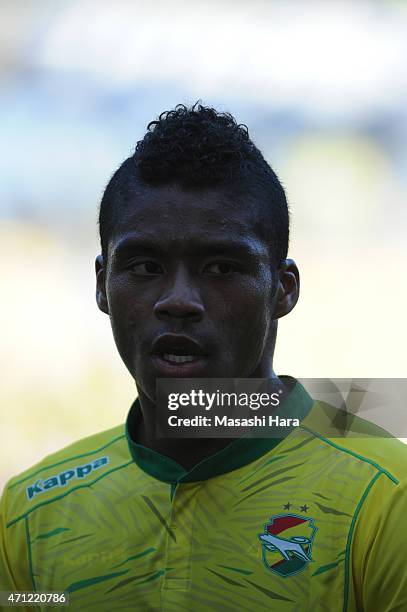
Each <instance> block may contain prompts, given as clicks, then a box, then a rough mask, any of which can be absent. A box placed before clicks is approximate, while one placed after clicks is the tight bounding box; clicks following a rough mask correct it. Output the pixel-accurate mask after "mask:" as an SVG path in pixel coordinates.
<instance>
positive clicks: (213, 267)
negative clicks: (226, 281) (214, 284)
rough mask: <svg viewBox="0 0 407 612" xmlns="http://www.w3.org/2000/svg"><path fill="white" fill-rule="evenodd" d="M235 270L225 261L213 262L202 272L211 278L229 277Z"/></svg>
mask: <svg viewBox="0 0 407 612" xmlns="http://www.w3.org/2000/svg"><path fill="white" fill-rule="evenodd" d="M235 270H236V268H235V266H234V265H233V264H230V263H228V262H227V261H215V262H214V263H211V264H208V265H207V266H206V267H205V270H204V272H206V273H207V274H211V275H213V276H229V275H230V274H232V273H233V272H235Z"/></svg>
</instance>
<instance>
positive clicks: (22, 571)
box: [0, 486, 36, 611]
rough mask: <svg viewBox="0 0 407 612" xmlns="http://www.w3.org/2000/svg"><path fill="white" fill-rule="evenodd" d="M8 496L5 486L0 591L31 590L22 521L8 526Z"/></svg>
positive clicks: (0, 527)
mask: <svg viewBox="0 0 407 612" xmlns="http://www.w3.org/2000/svg"><path fill="white" fill-rule="evenodd" d="M8 498H9V496H8V493H7V486H6V487H5V488H4V491H3V494H2V496H1V499H0V591H33V590H34V589H33V583H32V580H31V574H30V569H29V554H28V548H27V539H26V531H25V526H24V521H19V522H18V523H16V524H14V525H11V526H9V527H8V525H7V524H8V521H9V520H10V519H9V510H8V505H9V499H8ZM19 609H20V610H23V609H24V610H25V609H27V610H31V611H32V610H35V609H36V608H35V607H30V608H22V607H20V608H19Z"/></svg>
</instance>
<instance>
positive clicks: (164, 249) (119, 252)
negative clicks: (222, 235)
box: [113, 236, 260, 258]
mask: <svg viewBox="0 0 407 612" xmlns="http://www.w3.org/2000/svg"><path fill="white" fill-rule="evenodd" d="M174 246H175V245H172V244H171V240H169V241H168V244H167V245H163V244H162V243H161V244H157V242H156V241H155V240H154V239H152V238H147V237H146V236H139V237H136V236H133V237H129V238H123V239H122V240H120V241H119V243H118V245H117V246H116V248H115V250H114V252H113V256H114V257H115V258H116V257H124V256H126V255H130V254H134V253H137V252H142V253H143V254H144V253H148V254H152V255H164V256H168V253H169V252H171V249H173V248H174ZM189 251H190V253H191V255H208V254H210V253H216V254H219V255H222V254H223V255H235V256H240V257H245V258H253V257H256V256H257V255H259V254H260V250H259V249H258V248H256V247H255V246H254V245H253V244H251V243H250V242H249V241H248V240H225V239H215V240H211V241H206V240H205V241H202V240H199V239H196V240H194V242H193V244H191V245H190V246H189Z"/></svg>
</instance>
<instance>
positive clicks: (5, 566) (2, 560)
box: [0, 488, 17, 591]
mask: <svg viewBox="0 0 407 612" xmlns="http://www.w3.org/2000/svg"><path fill="white" fill-rule="evenodd" d="M6 516H7V515H6V488H5V489H4V491H3V494H2V496H1V499H0V591H16V590H17V585H16V582H15V579H14V577H13V573H12V570H11V566H10V558H9V554H8V548H9V546H8V542H7V531H6V521H7V518H6Z"/></svg>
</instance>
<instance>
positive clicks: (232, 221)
mask: <svg viewBox="0 0 407 612" xmlns="http://www.w3.org/2000/svg"><path fill="white" fill-rule="evenodd" d="M261 221H262V219H261V208H260V207H259V206H258V205H257V203H256V202H253V201H251V200H250V199H249V198H248V199H247V200H246V201H243V198H242V197H240V198H236V197H232V195H231V194H230V193H229V194H228V192H227V191H226V190H216V189H205V190H200V191H192V190H183V189H182V188H181V187H179V186H178V185H176V184H172V185H167V186H160V187H147V186H142V185H139V187H137V189H135V191H134V194H133V196H132V197H131V198H130V199H129V200H128V202H127V203H126V204H125V206H124V207H122V208H121V210H120V215H119V218H118V219H117V222H116V224H115V228H114V231H113V233H112V235H111V236H110V239H109V244H108V253H107V261H104V260H103V257H102V256H101V255H99V256H98V257H97V258H96V279H97V280H96V282H97V290H96V298H97V303H98V306H99V308H100V310H101V311H102V312H104V313H106V314H108V315H109V317H110V321H111V325H112V330H113V335H114V339H115V342H116V346H117V348H118V351H119V353H120V356H121V358H122V360H123V362H124V363H125V365H126V367H127V369H128V370H129V372H130V374H131V375H132V377H133V378H134V380H135V381H136V385H137V389H138V393H139V398H140V405H141V410H142V415H143V422H142V425H141V427H140V428H139V430H137V431H136V432H131V433H132V436H134V439H135V441H136V442H138V443H140V444H143V445H144V446H147V447H149V448H152V449H153V450H156V451H158V452H160V453H162V454H164V455H167V456H169V457H171V458H173V459H175V460H176V461H177V462H178V463H180V464H181V465H183V466H184V467H185V468H186V469H190V468H191V467H192V466H193V465H195V464H196V463H198V462H199V461H201V460H203V459H204V458H206V457H208V456H209V455H211V454H213V453H214V452H216V451H218V450H220V449H221V448H223V447H224V446H226V445H227V444H228V443H230V441H231V440H230V439H221V440H220V439H208V438H201V439H157V438H156V437H155V422H154V410H153V408H155V381H156V378H159V377H168V376H172V375H174V376H183V375H185V376H187V377H194V378H198V377H206V378H268V379H270V380H271V381H274V382H275V384H276V386H278V387H279V388H281V389H283V391H284V392H287V389H285V387H284V384H283V383H282V382H281V381H280V380H279V379H278V377H277V376H276V374H275V372H274V370H273V353H274V345H275V339H276V331H277V319H279V318H281V317H283V316H285V315H286V314H288V313H289V312H290V311H291V310H292V309H293V308H294V306H295V304H296V303H297V300H298V295H299V273H298V269H297V266H296V264H295V263H294V261H292V260H290V259H287V260H285V261H284V262H282V264H281V265H280V266H279V268H278V269H277V268H276V266H275V264H274V263H273V258H272V254H271V251H270V249H271V248H272V245H270V244H268V243H267V242H266V241H265V240H264V238H262V237H261V236H260V234H259V231H258V228H259V227H260V225H261ZM163 334H175V335H179V334H182V335H187V336H188V337H189V338H192V339H193V340H195V341H196V342H198V343H199V345H200V346H201V347H202V349H203V352H204V354H205V355H204V357H202V359H200V361H199V363H198V364H195V365H193V366H192V367H193V368H195V369H193V370H192V372H193V374H192V375H191V370H189V369H188V368H189V367H191V364H187V365H186V366H182V367H180V368H175V367H174V368H173V370H171V366H169V368H170V370H171V371H170V374H168V371H167V370H166V369H165V364H163V363H162V362H158V363H157V360H154V358H153V357H152V345H153V343H154V341H155V340H156V339H157V338H158V337H160V336H161V335H163ZM162 368H164V370H163V369H162ZM183 368H184V370H183ZM183 371H185V374H183Z"/></svg>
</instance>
